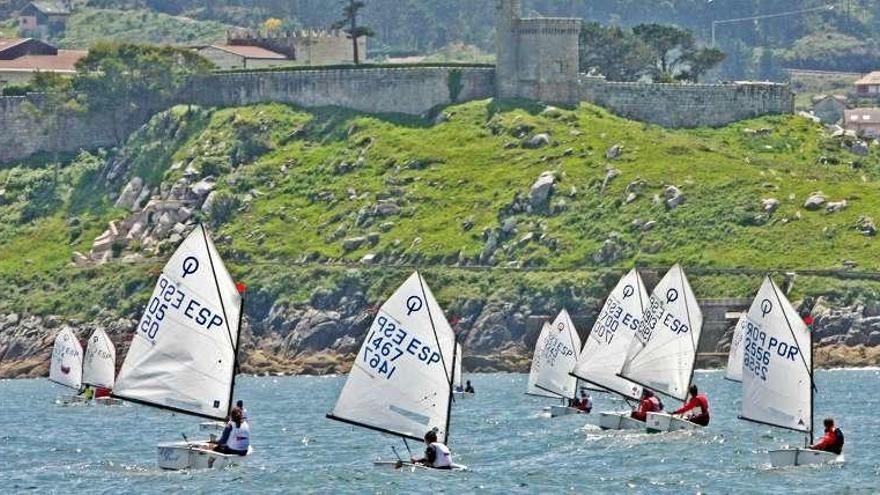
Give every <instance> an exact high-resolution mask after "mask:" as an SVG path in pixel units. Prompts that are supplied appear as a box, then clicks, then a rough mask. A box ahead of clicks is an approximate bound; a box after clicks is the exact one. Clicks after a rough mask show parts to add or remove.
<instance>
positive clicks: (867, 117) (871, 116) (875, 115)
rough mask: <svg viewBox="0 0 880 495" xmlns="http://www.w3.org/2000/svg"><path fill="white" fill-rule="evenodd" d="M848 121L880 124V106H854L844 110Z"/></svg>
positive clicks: (845, 118) (845, 119)
mask: <svg viewBox="0 0 880 495" xmlns="http://www.w3.org/2000/svg"><path fill="white" fill-rule="evenodd" d="M844 122H846V123H852V124H855V123H862V124H864V123H869V124H880V108H853V109H852V110H846V111H844Z"/></svg>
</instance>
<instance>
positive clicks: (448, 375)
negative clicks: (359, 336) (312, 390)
mask: <svg viewBox="0 0 880 495" xmlns="http://www.w3.org/2000/svg"><path fill="white" fill-rule="evenodd" d="M455 344H456V342H455V334H454V333H453V332H452V328H451V327H450V326H449V323H448V322H447V321H446V317H445V316H444V315H443V311H442V310H441V309H440V306H439V305H438V304H437V301H436V300H435V299H434V295H433V294H432V293H431V289H430V288H429V287H428V285H427V284H426V283H425V282H424V280H423V279H422V277H421V275H420V274H419V273H418V272H416V273H413V274H412V276H410V277H409V279H407V281H406V282H404V284H403V285H401V286H400V288H398V289H397V291H395V292H394V294H393V295H392V296H391V297H390V298H389V299H388V300H387V301H385V304H383V305H382V307H381V308H379V312H378V313H377V314H376V318H375V319H374V320H373V323H372V325H371V326H370V328H369V330H367V335H366V338H365V339H364V343H363V345H362V346H361V350H360V352H359V353H358V355H357V358H356V359H355V362H354V364H353V366H352V368H351V372H350V373H349V375H348V380H347V381H346V382H345V385H344V386H343V388H342V391H341V392H340V394H339V399H338V400H337V402H336V406H335V407H334V408H333V411H332V412H331V413H330V414H328V417H329V418H331V419H336V420H339V421H343V422H346V423H351V424H355V425H359V426H363V427H366V428H371V429H374V430H379V431H383V432H386V433H391V434H395V435H400V436H403V437H408V438H413V439H416V440H421V439H422V438H424V435H425V433H426V432H427V431H428V430H431V429H433V428H437V431H438V432H437V435H438V438H440V439H441V441H442V440H443V439H445V438H446V436H447V435H448V431H447V430H448V424H449V406H450V400H451V395H452V374H453V366H454V363H453V353H454V349H455Z"/></svg>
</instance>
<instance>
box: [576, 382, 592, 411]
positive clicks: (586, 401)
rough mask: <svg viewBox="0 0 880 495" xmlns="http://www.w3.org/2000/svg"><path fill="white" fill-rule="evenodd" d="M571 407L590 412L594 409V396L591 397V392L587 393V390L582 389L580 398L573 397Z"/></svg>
mask: <svg viewBox="0 0 880 495" xmlns="http://www.w3.org/2000/svg"><path fill="white" fill-rule="evenodd" d="M571 407H573V408H575V409H577V410H578V411H583V412H585V413H587V414H590V411H592V410H593V398H592V397H590V394H588V393H587V390H586V389H584V388H582V389H581V398H580V399H572V400H571Z"/></svg>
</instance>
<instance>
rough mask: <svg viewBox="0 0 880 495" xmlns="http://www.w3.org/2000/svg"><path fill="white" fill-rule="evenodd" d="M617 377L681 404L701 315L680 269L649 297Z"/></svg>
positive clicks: (699, 334)
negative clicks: (679, 401)
mask: <svg viewBox="0 0 880 495" xmlns="http://www.w3.org/2000/svg"><path fill="white" fill-rule="evenodd" d="M648 304H649V306H648V308H647V309H646V311H645V313H644V315H643V317H642V321H641V322H640V323H639V326H638V329H637V330H636V332H635V337H634V338H633V340H632V343H631V344H630V348H629V351H628V353H627V357H626V360H625V361H624V364H623V367H622V369H621V371H620V373H619V376H620V377H621V378H625V379H627V380H630V381H632V382H634V383H637V384H638V383H640V384H642V385H643V386H647V387H648V388H650V389H651V390H653V391H655V392H659V393H662V394H664V395H667V396H669V397H672V398H675V399H678V400H685V399H686V398H687V389H688V387H689V386H690V383H691V379H692V377H693V370H694V364H695V363H696V354H697V347H698V346H699V342H700V336H701V334H702V328H703V314H702V311H701V310H700V307H699V305H698V304H697V300H696V297H695V296H694V293H693V290H692V289H691V287H690V283H688V280H687V277H686V276H685V274H684V271H683V270H682V268H681V266H679V265H675V266H673V267H672V268H671V269H670V270H669V272H667V273H666V275H665V276H664V277H663V279H662V280H661V281H660V283H659V284H657V287H655V288H654V290H653V291H652V293H651V296H650V298H649V300H648Z"/></svg>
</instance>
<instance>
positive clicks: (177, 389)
mask: <svg viewBox="0 0 880 495" xmlns="http://www.w3.org/2000/svg"><path fill="white" fill-rule="evenodd" d="M243 291H244V289H243V288H240V286H237V285H236V284H235V282H233V280H232V277H231V276H230V275H229V272H228V271H227V270H226V267H225V266H224V264H223V261H222V260H221V259H220V255H219V253H218V252H217V249H216V248H215V247H214V243H213V242H212V241H211V239H210V237H209V236H208V232H207V230H206V229H205V228H204V226H202V225H199V226H198V227H196V228H195V230H193V231H192V232H191V233H190V234H189V235H188V236H187V238H186V239H185V240H184V241H183V242H182V243H181V244H180V246H179V247H178V248H177V250H176V251H175V252H174V254H173V255H172V256H171V259H170V260H169V261H168V263H167V264H166V265H165V268H164V269H163V270H162V274H161V275H160V276H159V280H158V282H157V283H156V287H155V289H154V291H153V295H152V297H151V298H150V300H149V303H148V304H147V307H146V309H145V311H144V314H143V317H142V318H141V320H140V322H139V323H138V326H137V328H136V329H135V334H134V337H133V338H132V342H131V347H130V348H129V351H128V354H127V355H126V356H125V362H124V363H123V364H122V369H121V370H120V372H119V377H118V379H117V381H116V388H115V389H114V390H113V396H114V397H118V398H120V399H123V400H126V401H131V402H134V403H137V404H143V405H148V406H152V407H157V408H159V409H165V410H168V411H173V412H178V413H182V414H189V415H192V416H197V417H201V418H205V419H209V420H214V421H225V420H226V417H227V415H228V414H229V411H230V410H231V408H232V397H233V391H234V389H235V373H236V364H237V362H236V359H237V352H238V341H239V334H240V332H241V315H242V304H243V296H242V294H241V292H243ZM211 447H213V445H212V444H209V442H207V441H197V442H189V441H183V442H172V443H162V444H159V445H158V448H157V451H158V462H159V467H160V468H162V469H203V468H221V467H225V466H227V465H229V464H233V463H235V464H237V463H240V462H242V461H243V460H244V459H245V457H242V456H237V455H228V454H221V453H218V452H214V451H212V450H211ZM251 451H252V450H251V449H249V450H248V453H250V452H251Z"/></svg>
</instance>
